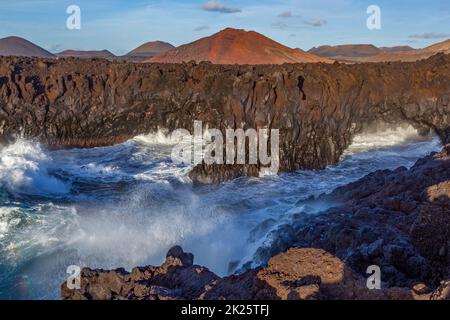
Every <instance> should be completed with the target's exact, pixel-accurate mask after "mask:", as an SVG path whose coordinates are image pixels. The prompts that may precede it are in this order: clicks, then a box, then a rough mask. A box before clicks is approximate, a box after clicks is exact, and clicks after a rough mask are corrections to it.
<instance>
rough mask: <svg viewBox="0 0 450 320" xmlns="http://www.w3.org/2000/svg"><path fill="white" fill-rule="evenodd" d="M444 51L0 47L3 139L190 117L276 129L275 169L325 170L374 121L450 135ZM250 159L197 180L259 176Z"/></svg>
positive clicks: (54, 141) (85, 139)
mask: <svg viewBox="0 0 450 320" xmlns="http://www.w3.org/2000/svg"><path fill="white" fill-rule="evenodd" d="M449 101H450V56H447V55H443V54H438V55H436V56H434V57H432V58H430V59H428V60H423V61H418V62H415V63H380V64H373V63H369V64H357V65H345V64H339V63H335V64H332V65H328V64H320V63H318V64H285V65H260V66H236V65H212V64H210V63H200V64H195V63H188V64H148V65H144V64H139V65H137V64H131V63H117V62H108V61H105V60H97V61H90V62H89V61H84V60H83V61H80V60H79V59H64V61H54V60H40V59H29V58H0V140H3V141H6V140H10V139H14V137H15V136H16V135H17V134H21V135H23V136H24V137H26V138H36V139H38V140H39V141H41V142H43V143H45V144H47V145H48V146H50V147H53V148H62V147H94V146H104V145H111V144H115V143H120V142H123V141H125V140H127V139H130V138H132V137H134V136H136V135H138V134H143V133H149V132H152V131H157V130H158V129H159V128H167V129H168V130H169V131H172V130H175V129H179V128H185V129H188V130H190V131H191V132H193V122H194V120H200V121H203V123H204V125H205V126H206V125H207V126H208V127H209V128H217V129H220V130H221V131H222V132H225V129H227V128H234V129H237V128H243V129H247V128H254V129H261V128H270V129H279V132H280V170H281V171H289V170H296V169H300V168H303V169H322V168H325V167H326V166H327V165H330V164H334V163H336V162H337V161H339V159H340V156H341V155H342V153H343V152H344V150H345V149H346V148H347V147H348V146H349V145H350V144H351V141H352V137H353V136H354V135H355V134H356V133H359V132H360V131H361V130H362V129H363V128H364V126H365V125H367V124H371V123H373V122H376V121H383V122H387V123H404V122H409V123H411V124H412V125H414V126H415V127H417V128H420V129H423V128H431V129H433V130H434V131H435V132H437V134H438V135H439V136H440V137H441V139H442V141H443V142H450V126H449V123H450V118H449V116H448V115H449V114H450V103H449ZM260 167H261V166H259V165H253V166H242V165H230V166H221V165H219V166H217V165H211V166H208V165H203V164H202V165H199V166H197V167H196V168H195V169H194V170H193V171H192V172H191V175H190V176H191V178H192V179H193V181H194V182H220V181H223V180H226V179H230V178H234V177H237V176H240V175H257V174H258V173H259V170H260Z"/></svg>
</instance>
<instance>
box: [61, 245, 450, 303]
mask: <svg viewBox="0 0 450 320" xmlns="http://www.w3.org/2000/svg"><path fill="white" fill-rule="evenodd" d="M424 288H425V289H424ZM449 288H450V282H448V281H447V282H443V283H442V286H440V287H439V288H437V289H436V290H434V291H430V290H426V286H424V285H417V286H416V287H415V289H408V288H395V287H394V288H385V289H381V290H369V289H368V288H367V286H366V279H364V278H363V277H361V276H359V275H358V274H356V273H355V272H353V271H352V270H351V269H350V268H348V267H347V266H346V264H345V263H343V262H342V261H341V260H340V259H339V258H337V257H335V256H333V255H331V254H329V253H327V252H326V251H324V250H321V249H311V248H307V249H300V248H293V249H290V250H288V251H287V252H286V253H283V254H280V255H278V256H275V257H273V258H272V259H270V261H269V263H268V266H267V267H265V268H261V269H259V270H249V271H246V272H244V273H243V274H240V275H233V276H229V277H225V278H220V277H218V276H217V275H215V274H214V273H212V272H211V271H209V270H208V269H206V268H204V267H201V266H197V265H194V264H193V256H192V254H189V253H184V252H183V250H182V249H181V248H180V247H174V248H172V249H171V250H170V251H169V252H168V254H167V259H166V261H165V262H164V264H163V265H161V266H159V267H153V266H148V267H138V268H134V269H133V270H132V271H131V272H126V271H125V270H123V269H117V270H110V271H105V270H91V269H88V268H85V269H83V270H82V273H81V288H80V289H79V290H71V289H68V288H67V284H66V283H64V284H63V285H62V287H61V296H62V298H63V299H66V300H123V299H127V300H175V299H191V300H192V299H200V300H219V299H220V300H224V299H225V300H279V299H284V300H286V299H289V300H298V299H301V300H311V299H346V300H353V299H401V300H406V299H417V300H430V299H448V298H450V293H449ZM424 292H425V293H424Z"/></svg>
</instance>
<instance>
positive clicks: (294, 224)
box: [257, 145, 450, 287]
mask: <svg viewBox="0 0 450 320" xmlns="http://www.w3.org/2000/svg"><path fill="white" fill-rule="evenodd" d="M305 203H307V204H309V205H314V204H315V203H321V204H323V203H333V204H334V205H333V208H331V209H329V210H328V211H326V212H324V213H322V214H320V215H306V214H299V215H297V216H296V217H294V218H293V220H292V221H291V223H289V224H286V225H283V226H280V227H279V228H278V230H274V231H273V232H272V234H271V235H270V237H271V238H273V239H275V241H274V242H273V243H272V244H271V245H269V246H266V247H261V248H260V249H259V250H258V252H257V259H258V262H259V263H264V262H265V261H267V260H268V259H270V257H272V256H273V255H275V254H277V253H279V252H283V251H285V250H286V249H288V248H290V247H292V246H298V247H314V248H321V249H324V250H326V251H327V252H330V253H331V254H333V255H336V256H337V257H339V258H341V259H343V261H344V262H345V263H346V264H347V265H348V266H349V267H350V268H352V269H353V270H355V271H356V272H358V273H359V274H363V273H365V271H366V268H367V266H369V265H378V266H380V267H381V270H382V272H383V279H384V281H386V282H387V283H389V285H390V286H409V287H411V286H413V285H415V284H417V283H425V284H427V285H428V286H436V285H438V284H439V282H440V281H442V280H445V279H448V278H450V145H448V146H446V147H445V148H444V150H443V151H442V152H440V153H437V154H434V155H430V156H428V157H426V158H423V159H420V160H419V161H417V163H416V164H415V165H414V166H413V167H412V168H411V169H410V170H407V169H406V168H404V167H400V168H398V169H397V170H394V171H391V170H384V171H377V172H374V173H371V174H369V175H368V176H366V177H364V178H362V179H361V180H358V181H356V182H354V183H351V184H349V185H346V186H343V187H340V188H337V189H336V190H335V191H333V192H332V193H331V194H329V195H323V196H321V197H319V198H318V199H310V200H308V201H306V202H305ZM278 239H279V241H278Z"/></svg>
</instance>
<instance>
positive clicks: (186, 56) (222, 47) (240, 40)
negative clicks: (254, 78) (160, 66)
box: [145, 28, 332, 64]
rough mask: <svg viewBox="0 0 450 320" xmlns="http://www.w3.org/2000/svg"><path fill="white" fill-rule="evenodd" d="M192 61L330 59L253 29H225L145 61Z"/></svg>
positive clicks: (232, 62)
mask: <svg viewBox="0 0 450 320" xmlns="http://www.w3.org/2000/svg"><path fill="white" fill-rule="evenodd" d="M192 60H195V61H197V62H200V61H210V62H212V63H214V64H283V63H297V62H328V63H331V62H332V61H331V60H329V59H326V58H321V57H318V56H315V55H313V54H310V53H307V52H304V51H301V50H297V49H292V48H288V47H286V46H284V45H282V44H280V43H278V42H275V41H273V40H271V39H269V38H267V37H265V36H263V35H262V34H259V33H257V32H255V31H245V30H238V29H231V28H227V29H225V30H222V31H220V32H218V33H216V34H214V35H212V36H209V37H206V38H202V39H199V40H197V41H194V42H192V43H189V44H185V45H182V46H180V47H177V48H175V49H172V50H170V51H167V52H166V53H163V54H161V55H158V56H156V57H154V58H152V59H149V60H146V61H145V62H163V63H181V62H186V61H192Z"/></svg>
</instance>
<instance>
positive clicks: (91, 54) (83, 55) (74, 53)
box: [56, 50, 116, 59]
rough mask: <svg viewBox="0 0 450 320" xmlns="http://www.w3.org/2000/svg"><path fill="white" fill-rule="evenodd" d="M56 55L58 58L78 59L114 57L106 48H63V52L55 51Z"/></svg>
mask: <svg viewBox="0 0 450 320" xmlns="http://www.w3.org/2000/svg"><path fill="white" fill-rule="evenodd" d="M56 56H57V57H60V58H68V57H74V58H80V59H92V58H103V59H114V58H115V57H116V56H115V55H114V54H112V53H111V52H109V51H108V50H101V51H94V50H92V51H80V50H65V51H63V52H60V53H57V54H56Z"/></svg>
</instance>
